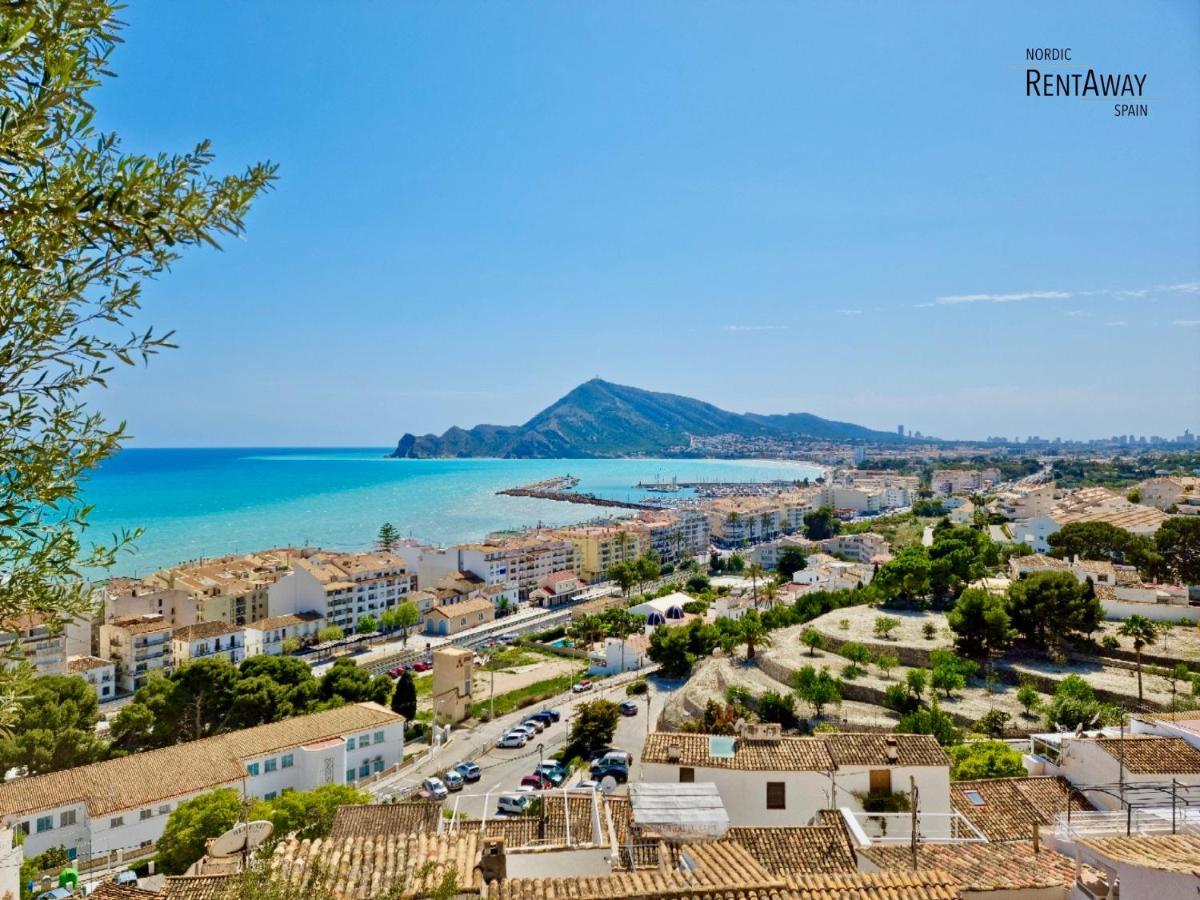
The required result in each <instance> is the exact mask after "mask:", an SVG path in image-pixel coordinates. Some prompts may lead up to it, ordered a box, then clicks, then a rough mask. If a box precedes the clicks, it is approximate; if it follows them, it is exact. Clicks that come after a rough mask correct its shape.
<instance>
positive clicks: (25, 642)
mask: <svg viewBox="0 0 1200 900" xmlns="http://www.w3.org/2000/svg"><path fill="white" fill-rule="evenodd" d="M14 641H16V642H18V643H19V644H20V645H21V653H22V654H23V655H24V656H25V661H26V662H27V663H29V665H30V666H31V667H32V668H33V670H34V671H35V672H37V673H38V674H39V675H64V674H66V671H67V632H66V630H65V629H57V630H56V629H55V628H54V627H52V623H51V622H50V620H49V619H47V618H45V617H44V616H41V615H39V614H38V613H28V614H26V615H23V616H20V617H18V618H16V619H13V620H11V621H8V622H5V623H4V625H3V626H0V654H7V653H8V652H9V650H10V649H11V647H12V644H13V642H14Z"/></svg>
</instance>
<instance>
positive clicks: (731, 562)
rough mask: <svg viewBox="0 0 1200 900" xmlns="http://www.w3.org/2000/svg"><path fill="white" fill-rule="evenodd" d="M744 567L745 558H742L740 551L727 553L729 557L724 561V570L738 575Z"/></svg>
mask: <svg viewBox="0 0 1200 900" xmlns="http://www.w3.org/2000/svg"><path fill="white" fill-rule="evenodd" d="M745 568H746V560H745V559H743V558H742V555H741V554H740V553H731V554H729V559H728V560H726V562H725V570H726V571H727V572H730V573H731V574H734V575H740V574H741V573H742V572H743V571H744V570H745Z"/></svg>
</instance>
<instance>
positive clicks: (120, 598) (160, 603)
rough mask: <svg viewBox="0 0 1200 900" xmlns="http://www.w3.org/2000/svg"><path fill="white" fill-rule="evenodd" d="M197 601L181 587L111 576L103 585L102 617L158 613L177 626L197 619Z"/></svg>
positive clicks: (192, 622) (193, 622)
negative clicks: (114, 578) (111, 578)
mask: <svg viewBox="0 0 1200 900" xmlns="http://www.w3.org/2000/svg"><path fill="white" fill-rule="evenodd" d="M199 613H200V601H199V600H198V599H197V597H196V596H195V595H193V594H190V593H188V592H187V591H185V590H182V589H180V588H165V587H159V586H158V585H155V584H144V583H142V582H137V581H125V580H114V581H111V582H109V583H108V584H107V585H106V586H105V589H104V618H105V619H127V618H131V617H135V616H153V615H159V616H162V617H163V618H164V619H166V621H167V624H169V625H171V626H173V627H175V628H178V627H180V626H181V625H194V624H195V623H197V622H199V621H200V614H199Z"/></svg>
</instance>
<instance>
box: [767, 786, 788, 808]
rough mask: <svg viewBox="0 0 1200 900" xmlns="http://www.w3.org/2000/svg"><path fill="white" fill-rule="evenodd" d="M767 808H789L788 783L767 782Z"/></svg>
mask: <svg viewBox="0 0 1200 900" xmlns="http://www.w3.org/2000/svg"><path fill="white" fill-rule="evenodd" d="M767 809H787V785H785V784H784V783H783V782H782V781H768V782H767Z"/></svg>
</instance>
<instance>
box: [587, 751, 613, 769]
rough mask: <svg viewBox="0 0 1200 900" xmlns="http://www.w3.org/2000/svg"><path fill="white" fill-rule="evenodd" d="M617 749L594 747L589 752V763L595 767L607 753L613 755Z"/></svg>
mask: <svg viewBox="0 0 1200 900" xmlns="http://www.w3.org/2000/svg"><path fill="white" fill-rule="evenodd" d="M616 749H617V748H616V747H593V748H592V749H591V750H589V751H588V762H589V763H591V764H592V765H595V764H596V760H598V759H600V758H601V757H602V756H604V755H605V754H606V753H612V752H613V751H614V750H616Z"/></svg>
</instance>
